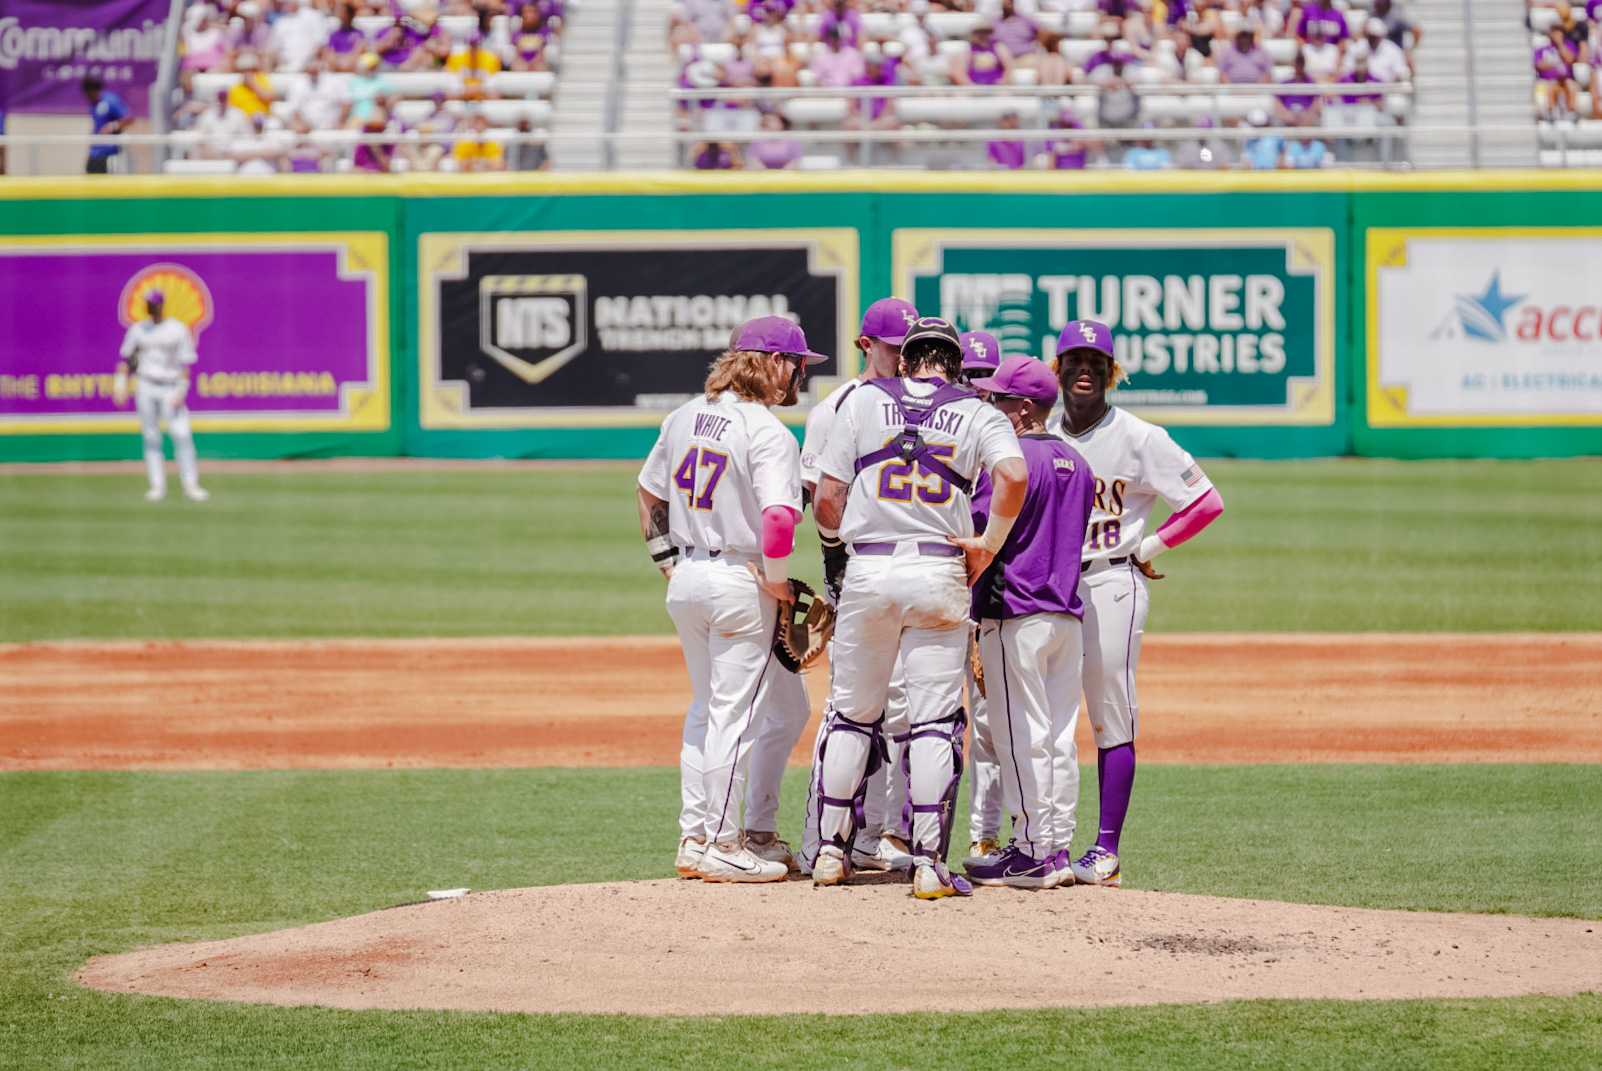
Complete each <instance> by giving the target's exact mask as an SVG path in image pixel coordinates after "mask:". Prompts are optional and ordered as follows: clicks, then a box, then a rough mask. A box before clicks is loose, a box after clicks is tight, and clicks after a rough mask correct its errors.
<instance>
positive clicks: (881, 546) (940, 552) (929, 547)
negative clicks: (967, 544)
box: [851, 543, 962, 558]
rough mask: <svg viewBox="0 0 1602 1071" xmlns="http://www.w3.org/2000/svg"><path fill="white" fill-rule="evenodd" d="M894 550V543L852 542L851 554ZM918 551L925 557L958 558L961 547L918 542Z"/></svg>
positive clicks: (960, 553) (882, 553)
mask: <svg viewBox="0 0 1602 1071" xmlns="http://www.w3.org/2000/svg"><path fill="white" fill-rule="evenodd" d="M895 552H896V544H894V543H853V544H851V553H853V554H877V555H889V554H894V553H895ZM918 553H919V554H921V555H923V556H924V557H925V558H960V557H962V548H961V547H955V546H952V545H951V544H950V543H919V544H918Z"/></svg>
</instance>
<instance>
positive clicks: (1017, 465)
mask: <svg viewBox="0 0 1602 1071" xmlns="http://www.w3.org/2000/svg"><path fill="white" fill-rule="evenodd" d="M902 364H903V367H904V368H905V370H906V372H907V377H906V378H900V379H892V380H874V381H872V382H869V383H865V384H863V385H862V386H861V387H859V388H858V389H857V390H856V391H854V392H853V393H852V395H851V397H850V398H848V399H847V400H846V401H845V403H844V404H843V405H841V406H840V410H839V412H838V413H837V414H836V417H835V426H834V428H833V429H832V430H831V431H830V433H829V442H828V445H827V447H825V449H824V452H823V456H822V458H821V459H820V460H819V466H818V467H819V470H820V472H821V476H820V479H819V481H818V495H817V501H816V503H815V505H814V509H815V512H816V517H817V522H818V530H819V533H820V535H821V536H822V537H823V539H824V540H826V541H827V540H833V539H838V540H840V541H842V542H843V543H844V545H845V546H846V548H848V551H849V555H850V556H849V559H848V563H847V565H846V568H845V571H844V576H843V579H841V581H840V614H839V620H838V622H837V624H836V626H835V633H834V666H833V679H832V681H831V682H830V694H829V702H828V705H827V706H826V707H825V710H824V718H825V726H824V739H823V742H822V743H821V744H820V746H819V749H818V750H819V761H818V765H819V792H818V810H817V816H816V821H817V822H818V827H819V837H820V839H821V841H822V846H821V847H820V848H819V849H818V858H817V861H816V863H815V865H814V868H813V872H812V880H813V883H814V884H816V885H837V884H840V883H841V882H843V881H844V880H845V879H846V877H847V876H848V874H849V873H850V863H849V858H848V854H847V853H848V852H849V850H850V848H851V846H852V840H853V837H854V834H855V831H856V826H857V823H858V821H859V819H860V816H861V810H862V800H863V794H864V791H865V788H866V782H867V775H868V772H869V770H870V768H871V766H872V765H873V764H874V763H875V762H877V761H878V760H880V759H881V758H882V756H883V754H884V750H883V740H882V734H883V726H884V710H885V702H886V699H887V697H888V693H889V688H890V678H891V675H892V674H893V673H894V671H895V667H896V664H897V660H898V659H899V661H900V663H901V667H902V673H903V676H904V679H905V682H906V694H907V717H908V722H909V726H910V739H909V740H908V743H907V749H908V764H909V766H910V768H911V797H912V807H911V809H912V837H913V843H912V852H913V860H914V864H913V895H915V896H917V897H918V898H919V899H937V898H939V897H943V896H951V895H954V894H955V895H966V894H968V893H970V892H971V891H972V888H971V886H969V885H968V883H967V882H966V881H965V880H963V879H961V878H957V877H954V876H952V875H951V874H950V873H949V872H948V871H947V870H946V866H945V853H946V848H947V846H948V844H947V842H948V840H949V838H950V834H951V820H952V818H953V814H952V812H953V810H954V808H955V805H956V796H957V786H958V783H959V781H960V779H961V775H962V739H963V733H964V731H965V729H966V725H965V721H966V717H965V714H964V712H963V705H962V690H963V678H964V664H965V663H966V661H967V657H968V638H969V623H968V610H969V592H968V583H969V581H970V578H971V577H976V576H978V575H979V573H981V572H982V571H983V570H984V568H985V566H987V565H989V563H990V561H991V559H993V558H994V557H995V553H996V551H997V550H999V549H1000V548H1001V545H1002V543H1003V542H1005V540H1006V538H1007V533H1008V532H1009V531H1010V530H1011V528H1012V524H1013V522H1014V521H1015V520H1016V519H1017V515H1018V509H1019V506H1020V505H1021V504H1022V500H1023V492H1024V485H1025V481H1026V469H1025V467H1024V462H1023V454H1022V452H1021V451H1020V450H1019V448H1018V438H1017V436H1016V435H1015V434H1013V430H1012V427H1011V425H1009V424H1008V423H1007V420H1006V418H1005V417H1003V416H1002V415H1001V414H1000V413H999V412H997V411H996V410H995V409H993V408H991V407H990V406H988V405H986V404H985V403H984V402H982V401H980V400H979V398H978V397H977V396H976V395H974V394H973V392H971V391H969V390H967V389H966V388H963V387H960V386H957V385H955V383H954V381H955V380H956V379H957V378H958V376H959V375H960V374H961V368H962V349H961V345H960V343H959V342H958V338H957V332H956V330H955V329H954V328H953V327H952V326H951V325H950V324H949V323H947V322H946V321H944V320H941V319H938V318H934V317H928V318H924V319H920V320H919V321H918V323H917V325H916V326H915V327H914V328H913V330H912V331H911V332H910V333H909V334H908V335H907V337H906V339H905V341H904V343H903V347H902ZM981 471H988V472H989V473H990V475H991V479H992V481H993V483H994V485H995V494H994V498H993V503H992V512H991V516H990V522H989V524H988V525H987V527H986V529H985V532H984V534H983V536H982V537H980V538H977V539H975V538H972V537H973V518H972V515H971V513H970V511H969V496H970V494H971V493H972V489H973V481H974V479H975V478H976V477H977V476H978V475H979V473H980V472H981ZM965 537H966V538H967V542H966V544H964V545H961V546H959V545H957V542H956V541H957V540H959V539H964V538H965ZM838 568H839V566H838V562H835V561H830V562H826V569H827V571H828V572H829V573H830V574H831V578H832V577H834V576H836V575H837V574H838Z"/></svg>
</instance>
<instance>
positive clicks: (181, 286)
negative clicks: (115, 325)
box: [117, 264, 217, 342]
mask: <svg viewBox="0 0 1602 1071" xmlns="http://www.w3.org/2000/svg"><path fill="white" fill-rule="evenodd" d="M152 290H160V291H161V293H162V295H163V296H164V297H165V298H166V299H167V300H166V303H165V310H166V313H167V315H168V316H169V317H171V318H172V319H174V320H177V321H178V322H179V323H181V324H183V325H184V326H185V327H187V328H189V334H190V335H191V336H192V337H193V338H194V339H195V341H196V342H199V341H200V333H201V332H202V331H204V330H205V329H206V328H208V327H210V326H211V321H212V318H213V315H214V313H215V312H216V309H217V306H216V303H215V302H213V301H212V297H211V290H210V289H209V288H208V287H207V286H206V281H205V280H204V279H202V278H201V277H200V276H199V275H196V274H195V273H194V272H193V271H191V270H190V269H188V268H186V267H184V266H183V265H182V264H152V265H150V266H149V267H147V268H140V269H139V270H138V271H137V272H135V273H134V274H133V275H132V276H131V277H130V278H129V279H128V281H127V282H126V283H123V284H122V293H121V294H119V295H118V297H117V319H118V320H120V321H122V325H123V326H124V327H127V326H129V325H131V324H135V323H138V322H139V321H140V320H143V319H144V318H145V295H146V294H148V293H150V292H151V291H152Z"/></svg>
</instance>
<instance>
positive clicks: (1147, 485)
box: [1051, 406, 1213, 561]
mask: <svg viewBox="0 0 1602 1071" xmlns="http://www.w3.org/2000/svg"><path fill="white" fill-rule="evenodd" d="M1051 430H1052V431H1053V432H1055V433H1056V434H1057V436H1058V437H1059V438H1061V439H1063V440H1064V441H1065V442H1067V443H1068V444H1069V445H1071V446H1072V447H1073V448H1074V449H1076V450H1078V451H1079V452H1080V454H1082V455H1084V458H1085V460H1086V461H1088V462H1090V471H1091V472H1092V473H1094V474H1095V476H1096V497H1095V501H1094V502H1093V503H1092V505H1091V509H1090V527H1089V528H1087V529H1086V530H1085V560H1086V561H1094V560H1096V559H1099V558H1122V557H1124V556H1126V555H1129V554H1133V553H1134V552H1135V549H1136V548H1137V547H1139V546H1140V541H1141V539H1142V537H1144V535H1145V534H1146V518H1147V517H1149V516H1151V507H1152V505H1153V503H1155V502H1156V501H1157V499H1158V497H1159V496H1161V497H1162V499H1163V501H1165V502H1167V503H1168V506H1169V508H1170V509H1172V510H1174V511H1175V512H1178V511H1179V510H1182V509H1184V508H1185V507H1186V506H1188V505H1190V504H1191V503H1192V502H1194V501H1196V500H1197V499H1198V498H1200V497H1201V496H1202V495H1204V494H1206V493H1207V492H1208V491H1209V490H1211V488H1212V486H1213V485H1212V481H1210V480H1208V479H1207V474H1206V473H1205V472H1203V471H1202V470H1201V466H1200V465H1198V464H1196V459H1195V458H1193V457H1191V456H1190V454H1188V453H1186V452H1185V450H1183V449H1182V448H1181V447H1180V446H1179V444H1178V443H1176V442H1174V440H1173V439H1172V438H1171V437H1170V436H1169V434H1168V432H1166V431H1164V430H1163V429H1162V428H1160V427H1158V426H1157V425H1156V424H1152V423H1150V422H1149V421H1145V420H1142V419H1140V418H1139V417H1138V416H1135V415H1134V414H1133V413H1131V412H1129V411H1128V410H1127V409H1120V408H1118V407H1117V406H1112V407H1110V408H1109V409H1108V410H1107V415H1106V416H1104V417H1102V418H1101V420H1099V421H1097V423H1096V424H1095V425H1094V426H1092V427H1091V428H1089V429H1088V430H1087V431H1085V432H1084V434H1082V435H1075V434H1073V433H1072V432H1070V431H1069V430H1068V421H1067V417H1066V415H1065V416H1062V417H1056V418H1053V420H1052V422H1051Z"/></svg>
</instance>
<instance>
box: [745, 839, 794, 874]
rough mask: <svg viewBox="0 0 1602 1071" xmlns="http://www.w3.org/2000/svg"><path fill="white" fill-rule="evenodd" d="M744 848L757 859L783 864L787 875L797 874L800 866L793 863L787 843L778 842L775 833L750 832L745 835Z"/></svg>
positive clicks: (792, 854) (792, 855)
mask: <svg viewBox="0 0 1602 1071" xmlns="http://www.w3.org/2000/svg"><path fill="white" fill-rule="evenodd" d="M745 847H746V850H747V851H749V852H750V853H751V854H752V855H754V856H756V857H757V858H758V859H765V860H767V861H768V862H770V863H782V864H784V870H785V873H787V874H798V873H800V872H801V865H800V864H799V863H797V862H796V861H795V855H794V853H792V852H791V851H790V845H789V842H787V841H784V840H780V839H779V835H778V834H777V833H767V832H760V831H759V832H752V833H747V834H746V835H745Z"/></svg>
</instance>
